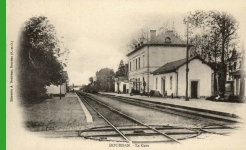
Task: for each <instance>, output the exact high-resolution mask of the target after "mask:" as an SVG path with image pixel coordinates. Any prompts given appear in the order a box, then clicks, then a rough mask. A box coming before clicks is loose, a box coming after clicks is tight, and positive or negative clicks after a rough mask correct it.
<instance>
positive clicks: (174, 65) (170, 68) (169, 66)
mask: <svg viewBox="0 0 246 150" xmlns="http://www.w3.org/2000/svg"><path fill="white" fill-rule="evenodd" d="M193 59H200V60H201V61H202V62H204V63H205V64H207V63H206V62H205V61H204V60H203V59H202V58H201V57H199V56H194V57H190V58H189V60H188V61H189V62H190V61H191V60H193ZM184 64H186V58H184V59H180V60H176V61H173V62H169V63H166V64H165V65H163V66H162V67H160V68H158V69H157V70H155V71H154V72H152V74H154V75H156V74H165V73H170V72H174V71H176V70H177V69H178V68H179V67H181V66H183V65H184ZM207 65H208V66H210V65H209V64H207ZM210 67H211V66H210ZM211 68H212V67H211Z"/></svg>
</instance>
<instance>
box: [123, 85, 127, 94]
mask: <svg viewBox="0 0 246 150" xmlns="http://www.w3.org/2000/svg"><path fill="white" fill-rule="evenodd" d="M123 93H126V84H123Z"/></svg>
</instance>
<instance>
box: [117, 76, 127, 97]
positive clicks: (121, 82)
mask: <svg viewBox="0 0 246 150" xmlns="http://www.w3.org/2000/svg"><path fill="white" fill-rule="evenodd" d="M114 80H115V92H116V93H128V92H129V81H128V78H127V77H117V78H115V79H114Z"/></svg>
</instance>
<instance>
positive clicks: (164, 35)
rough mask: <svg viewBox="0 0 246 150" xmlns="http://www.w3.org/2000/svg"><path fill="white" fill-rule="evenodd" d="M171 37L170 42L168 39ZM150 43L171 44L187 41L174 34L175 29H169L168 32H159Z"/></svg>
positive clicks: (180, 43) (182, 43)
mask: <svg viewBox="0 0 246 150" xmlns="http://www.w3.org/2000/svg"><path fill="white" fill-rule="evenodd" d="M167 38H170V42H167V41H166V39H167ZM149 43H150V44H169V45H186V42H185V41H183V40H181V39H180V38H178V37H177V36H175V35H174V33H173V31H167V32H166V33H162V34H159V35H158V36H156V37H154V38H153V39H151V41H150V42H149Z"/></svg>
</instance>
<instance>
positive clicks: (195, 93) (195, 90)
mask: <svg viewBox="0 0 246 150" xmlns="http://www.w3.org/2000/svg"><path fill="white" fill-rule="evenodd" d="M191 98H198V81H191Z"/></svg>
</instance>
